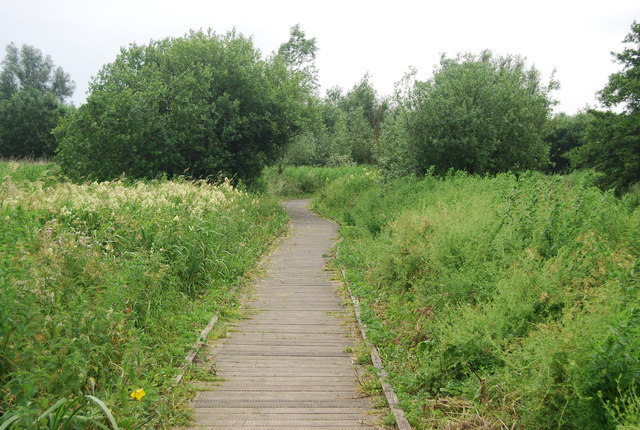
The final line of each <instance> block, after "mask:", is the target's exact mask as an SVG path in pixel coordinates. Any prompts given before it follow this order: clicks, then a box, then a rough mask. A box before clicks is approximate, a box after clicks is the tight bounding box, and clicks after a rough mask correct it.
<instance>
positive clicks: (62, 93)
mask: <svg viewBox="0 0 640 430" xmlns="http://www.w3.org/2000/svg"><path fill="white" fill-rule="evenodd" d="M6 51H7V54H6V56H5V58H4V60H3V61H2V66H3V67H2V71H1V72H0V100H6V99H9V98H10V97H11V96H12V95H14V94H16V93H18V92H20V91H24V90H36V91H38V92H40V93H45V94H52V95H54V96H55V97H56V98H57V99H58V101H60V102H62V101H64V100H65V99H67V98H68V97H71V95H72V94H73V89H74V83H73V82H72V81H71V77H70V76H69V74H67V73H65V71H64V70H62V67H60V66H58V67H54V65H53V60H51V57H50V56H48V55H47V56H46V57H45V56H43V54H42V51H40V50H39V49H36V48H34V47H32V46H29V45H22V47H21V48H20V49H19V50H18V47H17V46H16V45H15V44H13V43H11V44H9V45H7V48H6Z"/></svg>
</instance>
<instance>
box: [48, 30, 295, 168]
mask: <svg viewBox="0 0 640 430" xmlns="http://www.w3.org/2000/svg"><path fill="white" fill-rule="evenodd" d="M300 80H301V77H300V74H299V73H297V72H295V71H290V70H289V69H288V68H287V63H286V62H285V60H284V59H283V58H281V57H278V56H275V57H273V58H269V59H266V60H265V59H262V58H261V55H260V52H259V51H257V50H256V49H255V48H254V46H253V42H252V41H251V39H248V38H246V37H244V36H242V35H240V34H236V33H235V32H231V33H228V34H226V35H224V36H220V35H217V34H215V33H213V32H207V33H204V32H191V33H189V34H188V35H186V36H185V37H180V38H171V39H164V40H160V41H155V42H151V43H150V44H148V45H146V46H138V45H131V46H129V48H127V49H123V50H122V51H121V53H120V55H118V57H117V58H116V60H115V61H114V62H113V63H111V64H108V65H106V66H105V67H104V68H103V69H102V70H101V71H100V73H99V74H98V76H97V77H96V79H95V80H94V82H93V83H92V85H91V89H90V95H89V97H88V99H87V103H86V104H84V105H83V106H81V107H80V108H79V109H78V110H77V111H76V112H75V113H74V114H73V115H71V116H70V117H68V118H67V119H66V120H65V121H63V122H62V123H61V124H60V126H59V127H58V128H57V129H56V132H55V133H56V136H57V138H58V139H59V140H60V149H59V153H58V156H57V158H56V159H57V162H58V163H59V164H60V166H61V167H62V170H63V171H64V172H65V174H67V175H69V176H71V177H72V178H74V179H83V178H88V179H97V180H111V179H114V178H117V177H119V176H120V175H121V174H125V175H126V176H127V177H128V178H156V177H158V176H160V175H163V174H165V175H168V176H169V177H174V176H177V175H188V176H191V177H195V178H208V177H213V178H218V177H219V178H224V177H228V178H236V179H241V180H243V181H251V180H253V179H255V178H257V177H258V176H259V175H260V172H261V171H262V168H263V166H264V165H265V163H269V162H274V161H275V160H276V159H277V158H278V157H279V155H280V152H281V149H282V148H283V147H284V146H285V145H286V143H287V141H288V140H289V138H290V137H291V136H293V135H294V134H295V132H296V130H297V129H298V128H299V127H300V124H301V121H302V119H301V117H302V116H303V113H304V103H305V100H306V98H307V91H306V90H305V87H304V86H302V85H300Z"/></svg>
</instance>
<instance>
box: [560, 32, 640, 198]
mask: <svg viewBox="0 0 640 430" xmlns="http://www.w3.org/2000/svg"><path fill="white" fill-rule="evenodd" d="M624 42H625V43H627V44H631V46H630V47H627V48H625V49H624V50H623V51H622V52H621V53H618V54H615V53H614V54H613V55H614V57H615V59H616V61H617V62H619V63H620V64H622V65H623V66H624V68H623V70H622V71H621V72H618V73H614V74H612V75H611V76H609V83H608V84H607V85H606V86H605V87H604V88H603V89H602V91H600V101H601V102H602V103H603V104H604V105H605V106H607V107H612V106H621V107H622V108H623V109H624V111H623V112H622V113H615V112H611V111H606V112H601V111H595V110H592V111H590V113H591V115H593V117H594V118H593V120H592V121H591V123H590V124H589V126H588V127H587V129H586V131H585V144H584V145H582V146H579V147H577V148H575V149H573V150H572V151H571V152H569V154H568V155H569V158H570V159H571V161H572V163H573V165H574V167H579V168H580V167H591V168H594V169H596V170H598V171H600V172H602V173H604V175H603V176H602V177H601V178H600V181H599V184H600V186H601V187H603V188H605V189H611V188H613V189H616V190H617V191H618V192H624V191H626V190H628V189H629V188H630V187H631V186H632V184H635V183H640V79H639V76H640V23H639V22H635V21H634V23H633V25H632V26H631V33H629V34H628V35H627V37H626V38H625V39H624Z"/></svg>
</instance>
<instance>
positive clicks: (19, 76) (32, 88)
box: [0, 43, 74, 157]
mask: <svg viewBox="0 0 640 430" xmlns="http://www.w3.org/2000/svg"><path fill="white" fill-rule="evenodd" d="M6 52H7V53H6V56H5V58H4V60H3V62H2V71H0V156H2V157H50V156H53V155H54V153H55V149H56V142H55V139H54V137H53V135H52V134H51V130H53V128H55V126H56V124H57V123H58V120H59V119H60V118H61V117H62V116H64V115H65V114H66V113H67V112H69V110H70V108H69V107H68V106H66V105H65V104H64V103H63V102H64V100H65V99H66V98H68V97H70V96H71V95H72V94H73V88H74V84H73V82H72V81H71V79H70V77H69V75H68V74H67V73H65V72H64V70H62V68H61V67H55V66H54V64H53V61H52V60H51V57H49V56H46V57H45V56H44V55H43V54H42V52H41V51H40V50H38V49H36V48H33V47H31V46H28V45H22V47H21V48H20V49H18V48H17V47H16V45H15V44H13V43H12V44H10V45H8V46H7V48H6Z"/></svg>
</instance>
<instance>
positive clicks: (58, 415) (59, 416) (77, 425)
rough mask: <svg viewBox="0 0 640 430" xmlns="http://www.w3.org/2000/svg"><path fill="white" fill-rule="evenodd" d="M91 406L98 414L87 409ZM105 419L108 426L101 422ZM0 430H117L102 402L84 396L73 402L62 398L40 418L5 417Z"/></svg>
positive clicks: (18, 415)
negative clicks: (96, 409) (90, 427)
mask: <svg viewBox="0 0 640 430" xmlns="http://www.w3.org/2000/svg"><path fill="white" fill-rule="evenodd" d="M91 406H97V407H98V409H99V410H100V414H98V415H96V414H95V413H93V411H91V410H90V409H89V407H91ZM105 417H106V419H107V422H108V424H109V425H108V426H107V425H105V424H103V423H102V421H103V420H104V418H105ZM3 418H4V421H3V423H2V425H0V430H5V429H9V428H12V429H17V428H28V429H49V430H63V429H69V430H71V429H85V428H87V427H88V426H92V427H94V428H99V429H104V430H118V429H119V427H118V424H117V423H116V420H115V418H114V417H113V414H112V413H111V411H110V410H109V408H108V407H107V405H105V404H104V402H103V401H102V400H100V399H98V398H97V397H95V396H91V395H86V396H83V397H78V398H76V399H74V400H68V399H66V398H62V399H60V400H58V401H57V402H56V403H54V404H53V406H51V407H50V408H49V409H47V410H46V411H44V412H43V413H42V414H41V415H40V416H38V417H37V418H35V419H33V417H30V416H28V415H26V416H22V415H20V414H10V415H5V416H4V417H3Z"/></svg>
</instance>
